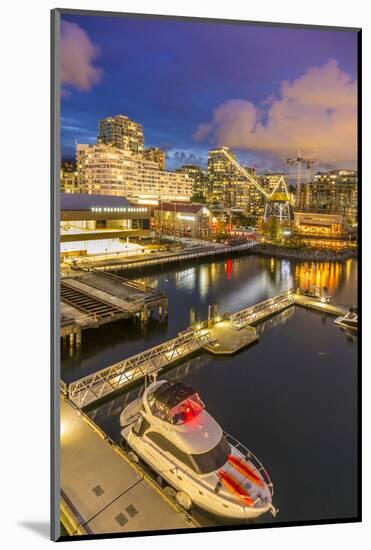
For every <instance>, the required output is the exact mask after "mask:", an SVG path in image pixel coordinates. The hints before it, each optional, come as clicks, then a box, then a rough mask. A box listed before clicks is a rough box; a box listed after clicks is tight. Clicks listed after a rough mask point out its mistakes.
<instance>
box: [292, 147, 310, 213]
mask: <svg viewBox="0 0 371 550" xmlns="http://www.w3.org/2000/svg"><path fill="white" fill-rule="evenodd" d="M317 163H318V160H317V159H313V158H305V157H304V155H303V153H302V152H301V151H298V152H297V157H296V158H295V159H286V164H287V165H288V166H289V167H291V168H293V167H296V168H297V171H296V201H295V202H296V207H297V208H300V207H303V208H308V206H309V183H310V182H311V181H312V176H313V166H314V165H315V164H317ZM303 166H304V167H305V168H306V171H307V174H306V175H303V172H302V168H303ZM304 179H305V180H306V187H305V197H304V201H303V204H302V205H301V193H300V192H301V185H302V183H304V182H303V180H304Z"/></svg>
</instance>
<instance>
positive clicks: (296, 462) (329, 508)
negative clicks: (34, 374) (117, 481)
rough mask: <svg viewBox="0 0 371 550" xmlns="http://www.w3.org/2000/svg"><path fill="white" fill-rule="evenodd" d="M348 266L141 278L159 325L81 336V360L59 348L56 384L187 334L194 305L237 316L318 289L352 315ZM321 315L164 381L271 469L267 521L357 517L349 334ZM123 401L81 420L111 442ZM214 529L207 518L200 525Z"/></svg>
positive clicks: (289, 265) (302, 313) (267, 263)
mask: <svg viewBox="0 0 371 550" xmlns="http://www.w3.org/2000/svg"><path fill="white" fill-rule="evenodd" d="M357 267H358V266H357V261H356V260H348V261H347V262H345V263H339V264H337V263H322V264H321V263H297V262H292V261H285V260H277V259H273V258H272V259H270V258H268V259H267V258H261V257H254V256H246V257H241V258H238V259H230V260H226V261H220V262H213V263H204V264H201V263H200V264H198V265H196V266H193V267H188V266H187V267H184V268H182V267H180V268H179V266H178V267H177V268H174V269H167V270H166V271H165V270H164V271H162V272H161V273H157V274H156V273H153V274H148V275H146V282H147V283H148V284H150V285H152V286H156V287H157V288H158V289H159V290H163V291H166V292H167V294H168V297H169V317H168V321H167V323H162V324H161V323H160V322H159V321H157V320H153V319H152V320H150V321H149V323H148V324H147V326H146V327H145V329H144V330H143V327H141V326H140V324H139V323H138V324H134V323H133V322H131V321H125V322H120V323H116V324H112V325H107V326H105V327H102V328H100V329H97V330H95V331H94V330H92V331H90V332H86V333H84V336H83V346H82V350H81V352H80V353H79V354H75V355H73V356H69V353H68V349H64V350H62V378H63V379H64V380H65V381H72V380H74V379H77V378H80V377H82V376H84V375H86V374H89V373H91V372H94V371H96V370H98V369H101V368H103V367H105V366H108V365H110V364H112V363H114V362H116V361H119V360H120V359H123V358H125V357H129V356H131V355H133V354H134V353H137V352H139V351H141V350H143V349H146V348H148V347H150V346H153V345H155V344H157V343H160V342H162V341H164V340H166V339H168V338H170V337H171V336H174V335H175V334H176V333H177V332H178V331H179V330H182V329H184V328H185V327H186V326H187V325H188V320H189V309H190V307H191V306H193V307H194V308H195V310H196V311H197V312H198V314H199V315H200V318H206V317H207V310H208V306H209V304H213V303H217V304H218V305H219V311H221V312H222V311H236V310H239V309H241V308H243V307H246V306H248V305H250V304H253V303H256V302H259V301H261V300H264V299H266V298H268V297H269V296H273V295H275V294H277V293H279V292H280V291H281V290H284V289H287V288H291V287H297V286H300V287H301V288H307V287H308V286H309V285H317V286H320V287H323V286H326V287H327V289H328V292H329V294H330V295H331V296H333V299H334V301H336V302H338V303H340V304H345V305H352V304H354V303H356V296H357ZM333 320H334V318H333V317H330V316H327V315H326V314H322V313H317V312H313V311H307V310H304V309H302V308H299V307H295V308H291V309H289V310H286V311H285V312H283V313H282V314H280V315H278V316H276V317H273V318H271V319H269V320H268V321H266V322H265V323H263V324H261V325H259V327H258V330H259V332H260V334H261V339H260V341H259V342H258V343H257V344H255V345H253V346H252V347H250V348H248V349H245V350H243V351H242V352H240V353H238V354H237V355H235V356H233V357H211V356H209V355H207V354H206V353H203V354H202V355H200V356H198V357H194V358H192V359H191V360H190V361H187V362H186V363H185V364H183V365H180V366H177V367H176V368H175V369H173V370H172V371H169V372H168V373H165V376H166V377H169V376H172V377H174V376H177V377H182V379H183V380H184V381H185V382H187V383H189V384H191V385H192V386H194V387H195V389H196V390H197V391H198V392H199V393H200V395H201V397H202V399H203V400H204V402H205V403H206V406H207V408H208V410H209V412H210V413H211V414H212V415H213V416H214V417H215V418H216V420H217V421H218V422H219V423H220V424H221V426H222V427H223V428H224V429H225V430H226V431H227V432H229V433H230V434H231V435H233V436H234V437H236V438H237V439H239V440H240V441H241V442H242V443H243V444H244V445H246V446H247V447H249V448H250V449H251V450H252V451H253V452H254V453H255V454H256V455H257V456H258V457H259V458H260V459H261V461H262V462H263V464H264V465H265V466H266V468H267V469H268V471H269V473H270V475H271V478H272V480H273V482H274V485H275V495H274V503H275V505H276V506H277V507H278V508H279V510H280V511H279V514H278V515H277V517H276V519H273V518H271V517H265V518H262V520H260V521H263V522H271V521H288V522H290V521H308V520H326V519H333V518H351V517H354V516H355V515H356V513H357V336H356V335H354V334H351V333H349V332H347V331H344V330H343V329H340V328H339V327H337V326H336V325H334V323H333ZM138 391H140V388H134V389H133V391H132V392H131V395H129V396H128V395H125V394H124V395H119V396H118V397H116V398H114V399H112V400H111V401H109V402H107V403H104V404H101V405H98V406H97V407H96V408H95V409H93V410H91V411H90V412H89V414H90V415H91V416H92V418H93V419H94V421H95V422H96V423H97V424H99V425H100V426H101V427H102V428H103V429H104V430H105V431H106V432H107V433H108V434H109V435H110V436H111V437H113V438H114V439H115V440H117V441H119V439H120V431H119V421H118V417H119V414H120V412H121V409H122V407H123V406H124V404H125V402H127V401H128V400H130V399H132V398H133V396H135V395H136V393H137V392H138ZM203 519H204V521H205V522H207V523H209V524H210V523H215V522H216V520H215V519H212V518H206V516H205V517H204V518H203Z"/></svg>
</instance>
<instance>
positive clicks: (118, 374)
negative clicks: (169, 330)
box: [61, 289, 347, 408]
mask: <svg viewBox="0 0 371 550" xmlns="http://www.w3.org/2000/svg"><path fill="white" fill-rule="evenodd" d="M295 305H298V306H301V307H306V308H309V309H314V310H317V311H321V312H323V313H327V314H331V315H344V314H345V313H346V311H347V309H346V308H345V307H343V306H339V305H336V304H330V303H328V302H326V301H323V300H321V299H320V298H311V297H308V296H305V295H303V294H301V293H300V292H298V291H295V290H294V289H289V290H286V291H284V292H282V293H281V294H278V295H277V296H273V297H272V298H269V299H268V300H265V301H264V302H260V303H258V304H255V305H253V306H249V307H247V308H245V309H242V310H240V311H237V312H234V313H224V314H223V315H222V316H221V317H218V318H215V319H209V320H208V321H203V322H201V323H195V324H193V325H192V326H191V327H190V328H188V329H187V330H185V331H183V332H181V333H179V335H178V336H177V337H176V338H173V339H171V340H168V341H167V342H165V343H163V344H160V345H158V346H155V347H154V348H150V349H147V350H145V351H143V352H142V353H139V354H137V355H134V356H133V357H129V358H128V359H124V360H123V361H120V362H118V363H115V364H114V365H111V366H109V367H106V368H104V369H102V370H99V371H97V372H96V373H93V374H91V375H88V376H85V377H83V378H80V379H79V380H76V381H75V382H71V383H70V384H64V383H62V384H61V391H62V392H63V394H64V395H65V396H66V397H68V398H69V399H70V400H71V401H73V402H74V403H75V405H77V406H78V407H80V408H83V407H86V406H88V405H90V404H91V403H94V402H95V401H98V400H100V399H102V398H104V397H107V396H108V395H110V394H111V393H113V392H115V391H118V390H122V389H123V388H125V387H127V386H129V385H130V384H132V383H133V382H136V381H138V380H139V379H141V378H144V377H145V376H146V375H148V374H154V373H158V372H160V371H162V370H163V369H165V368H168V367H170V366H172V365H174V363H175V362H177V361H180V360H182V359H184V358H186V357H188V356H190V355H191V354H193V353H196V352H200V351H202V350H205V351H207V352H209V353H212V354H213V355H232V354H234V353H236V352H237V351H239V350H241V349H243V348H245V347H246V346H248V345H250V344H252V343H253V342H256V341H257V340H258V339H259V335H258V334H257V332H256V330H255V328H254V326H255V325H256V324H257V323H259V322H262V321H264V320H265V319H268V318H269V317H272V316H273V315H275V314H277V313H279V312H281V311H284V310H285V309H287V308H290V307H292V306H295Z"/></svg>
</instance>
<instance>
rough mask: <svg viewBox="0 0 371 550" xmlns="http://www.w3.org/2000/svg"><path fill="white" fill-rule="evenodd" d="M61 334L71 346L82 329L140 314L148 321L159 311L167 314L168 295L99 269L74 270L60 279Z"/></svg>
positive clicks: (160, 315)
mask: <svg viewBox="0 0 371 550" xmlns="http://www.w3.org/2000/svg"><path fill="white" fill-rule="evenodd" d="M60 299H61V302H60V312H61V327H60V335H61V337H62V338H66V339H67V338H68V339H69V343H70V346H71V347H74V345H76V346H79V345H80V344H81V333H82V331H83V330H86V329H88V328H96V327H99V326H101V325H103V324H106V323H110V322H113V321H118V320H121V319H127V318H130V317H135V316H138V317H139V318H140V319H141V320H142V321H143V322H146V321H147V320H148V318H149V317H150V316H151V315H154V314H155V313H157V315H158V317H159V318H160V319H164V318H165V317H166V316H167V308H168V301H167V296H166V295H165V294H163V293H160V292H158V291H157V290H155V289H153V288H151V287H149V286H148V285H146V284H145V283H138V282H136V281H131V280H129V279H125V278H124V277H119V276H118V275H114V274H112V273H101V272H98V271H96V270H91V269H89V270H88V269H85V270H81V269H78V270H75V271H74V272H72V274H71V275H70V276H68V277H63V278H62V279H61V285H60Z"/></svg>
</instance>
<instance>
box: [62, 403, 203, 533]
mask: <svg viewBox="0 0 371 550" xmlns="http://www.w3.org/2000/svg"><path fill="white" fill-rule="evenodd" d="M90 422H91V421H87V420H86V418H85V417H84V416H83V415H81V414H79V412H78V410H77V409H76V408H74V407H73V405H72V404H71V403H70V402H69V401H66V400H64V399H61V455H60V460H61V489H62V491H63V497H64V500H65V501H66V502H68V504H69V508H70V511H72V513H73V514H74V516H75V518H76V523H75V526H76V524H77V523H78V524H79V527H82V529H76V533H77V532H79V533H81V532H82V530H83V531H85V532H86V533H88V534H103V533H114V532H116V533H124V532H131V531H153V530H164V529H166V530H168V529H187V528H191V527H197V524H196V523H195V522H194V521H193V520H188V519H187V518H186V516H185V514H183V513H182V512H180V511H179V510H178V509H177V507H176V505H175V504H174V503H173V502H172V501H171V500H170V499H169V498H168V497H167V496H166V495H165V494H164V493H163V492H162V490H161V489H160V488H159V487H157V486H156V484H155V483H154V482H153V481H152V480H150V479H149V478H148V476H145V475H144V474H143V472H142V471H141V470H140V469H139V468H137V467H136V466H134V465H132V464H131V463H129V462H128V461H127V460H126V459H125V458H124V456H123V455H122V453H121V451H120V450H119V449H118V448H117V447H116V445H110V444H109V443H108V442H107V441H105V440H104V439H103V438H102V437H101V434H100V432H99V430H98V429H96V430H95V429H94V424H93V423H92V422H91V424H90ZM70 534H73V533H70Z"/></svg>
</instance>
